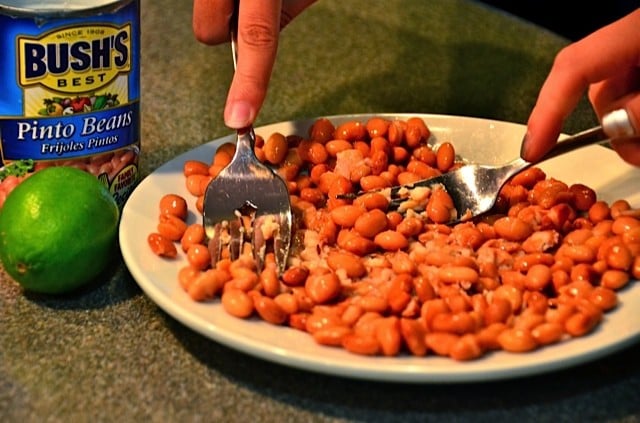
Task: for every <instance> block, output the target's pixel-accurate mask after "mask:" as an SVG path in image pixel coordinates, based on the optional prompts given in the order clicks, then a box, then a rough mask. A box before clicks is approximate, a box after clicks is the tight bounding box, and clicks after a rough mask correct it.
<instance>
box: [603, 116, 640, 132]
mask: <svg viewBox="0 0 640 423" xmlns="http://www.w3.org/2000/svg"><path fill="white" fill-rule="evenodd" d="M602 129H603V130H604V132H605V134H607V135H608V136H610V137H611V138H628V137H631V136H633V135H635V133H636V131H635V129H633V125H631V120H630V119H629V114H628V113H627V111H626V110H625V109H618V110H614V111H612V112H609V113H607V114H606V115H604V116H603V117H602Z"/></svg>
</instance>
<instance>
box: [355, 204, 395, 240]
mask: <svg viewBox="0 0 640 423" xmlns="http://www.w3.org/2000/svg"><path fill="white" fill-rule="evenodd" d="M353 228H354V229H355V230H356V232H358V233H359V234H360V235H362V236H363V237H365V238H374V237H375V236H376V235H378V234H379V233H380V232H382V231H384V230H385V229H387V215H386V214H385V212H383V211H382V210H380V209H373V210H370V211H368V212H364V213H362V214H361V215H360V216H359V217H358V218H357V219H356V221H355V223H354V225H353Z"/></svg>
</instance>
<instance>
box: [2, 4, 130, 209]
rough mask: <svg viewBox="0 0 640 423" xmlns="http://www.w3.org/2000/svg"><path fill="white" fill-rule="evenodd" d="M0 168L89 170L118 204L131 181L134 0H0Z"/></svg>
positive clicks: (125, 194)
mask: <svg viewBox="0 0 640 423" xmlns="http://www.w3.org/2000/svg"><path fill="white" fill-rule="evenodd" d="M0 52H1V53H0V153H1V160H2V162H1V163H0V164H1V165H2V169H7V168H9V167H10V166H12V165H15V164H24V163H28V164H30V165H32V166H33V167H32V171H37V170H38V169H40V168H42V167H47V166H59V165H65V166H75V167H79V168H82V169H85V170H86V171H88V172H90V173H92V174H94V175H95V176H96V177H97V178H98V179H100V180H101V181H102V182H103V183H104V184H105V185H106V186H107V187H108V188H109V190H110V191H111V193H112V194H113V196H114V197H115V199H116V201H117V202H118V204H119V205H120V207H122V206H123V205H124V203H125V201H126V199H127V197H128V196H129V194H130V193H131V191H132V190H133V188H134V187H135V185H136V184H137V182H138V179H139V171H138V160H139V154H140V61H139V58H140V0H118V1H114V0H47V1H43V0H0Z"/></svg>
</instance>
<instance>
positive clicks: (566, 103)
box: [522, 9, 640, 161]
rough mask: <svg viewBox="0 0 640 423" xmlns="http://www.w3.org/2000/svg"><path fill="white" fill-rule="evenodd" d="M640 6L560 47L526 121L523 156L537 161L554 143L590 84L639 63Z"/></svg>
mask: <svg viewBox="0 0 640 423" xmlns="http://www.w3.org/2000/svg"><path fill="white" fill-rule="evenodd" d="M639 24H640V9H638V10H636V11H635V12H633V13H631V14H629V15H627V16H625V17H623V18H622V19H620V20H618V21H616V22H614V23H613V24H610V25H608V26H606V27H603V28H602V29H600V30H598V31H596V32H594V33H593V34H591V35H589V36H587V37H585V38H583V39H582V40H580V41H577V42H575V43H573V44H570V45H569V46H567V47H565V48H564V49H562V50H561V51H560V52H559V53H558V55H557V56H556V58H555V60H554V63H553V66H552V68H551V71H550V72H549V75H548V76H547V79H546V80H545V82H544V84H543V85H542V88H541V89H540V93H539V95H538V100H537V102H536V105H535V106H534V108H533V110H532V111H531V114H530V116H529V120H528V123H527V135H526V136H525V139H524V140H523V146H522V156H523V158H525V159H526V160H528V161H537V160H539V159H540V158H542V156H543V155H544V154H545V153H546V152H547V151H549V149H550V148H551V147H552V146H553V145H554V144H555V143H556V141H557V139H558V136H559V135H560V132H561V130H562V126H563V123H564V121H565V119H566V118H567V117H568V116H569V115H570V114H571V113H572V112H573V110H574V109H575V107H576V106H577V104H578V102H579V100H580V98H581V97H582V95H583V94H584V93H585V91H586V90H587V88H588V87H589V85H591V84H594V83H597V82H600V81H603V80H605V79H607V78H609V77H614V76H616V75H617V74H618V73H620V72H621V70H624V69H628V68H630V67H637V66H638V65H640V32H639V31H638V30H637V28H638V25H639Z"/></svg>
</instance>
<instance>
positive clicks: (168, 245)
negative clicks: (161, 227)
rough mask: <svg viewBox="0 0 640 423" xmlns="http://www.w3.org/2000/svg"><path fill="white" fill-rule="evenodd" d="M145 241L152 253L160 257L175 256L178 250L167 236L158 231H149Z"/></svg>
mask: <svg viewBox="0 0 640 423" xmlns="http://www.w3.org/2000/svg"><path fill="white" fill-rule="evenodd" d="M147 243H148V244H149V247H150V248H151V251H153V253H154V254H156V255H158V256H160V257H166V258H175V257H176V256H177V255H178V250H177V249H176V246H175V244H174V243H173V242H172V241H171V240H170V239H169V238H167V237H165V236H163V235H162V234H159V233H151V234H149V236H148V237H147Z"/></svg>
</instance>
